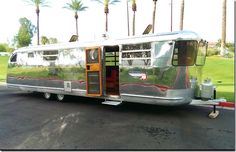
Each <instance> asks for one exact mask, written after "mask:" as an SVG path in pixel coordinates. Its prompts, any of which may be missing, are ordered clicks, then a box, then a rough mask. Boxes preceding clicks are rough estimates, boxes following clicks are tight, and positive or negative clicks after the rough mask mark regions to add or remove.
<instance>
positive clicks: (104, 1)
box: [92, 0, 120, 32]
mask: <svg viewBox="0 0 236 152" xmlns="http://www.w3.org/2000/svg"><path fill="white" fill-rule="evenodd" d="M92 1H97V2H98V3H100V4H103V5H104V13H105V15H106V23H105V31H106V32H108V13H109V8H108V6H109V5H112V4H115V3H117V2H120V0H92Z"/></svg>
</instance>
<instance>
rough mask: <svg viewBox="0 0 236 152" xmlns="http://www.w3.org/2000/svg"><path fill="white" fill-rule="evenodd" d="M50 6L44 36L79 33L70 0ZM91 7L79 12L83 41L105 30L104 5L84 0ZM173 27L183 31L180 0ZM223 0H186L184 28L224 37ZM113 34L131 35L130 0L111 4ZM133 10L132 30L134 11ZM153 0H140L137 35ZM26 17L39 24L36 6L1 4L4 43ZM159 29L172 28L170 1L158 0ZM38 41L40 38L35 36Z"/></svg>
mask: <svg viewBox="0 0 236 152" xmlns="http://www.w3.org/2000/svg"><path fill="white" fill-rule="evenodd" d="M49 1H50V5H51V6H50V7H44V8H41V12H40V35H41V36H42V35H44V36H47V37H56V38H57V39H58V40H59V41H60V42H67V41H68V40H69V39H70V37H71V35H72V34H75V20H74V13H73V12H71V11H69V10H67V9H63V8H62V7H63V6H64V5H65V4H66V3H67V2H70V0H60V1H58V0H57V1H56V0H49ZM82 1H83V3H84V5H86V6H87V7H89V8H88V9H87V11H85V12H80V13H79V36H80V40H82V41H91V40H96V39H99V38H101V35H102V34H103V33H104V30H105V25H104V24H105V15H104V12H103V11H104V9H103V6H102V5H100V4H98V3H96V2H91V1H90V0H82ZM173 5H174V8H173V30H174V31H178V30H179V18H180V0H173ZM221 6H222V0H185V17H184V30H191V31H194V32H196V33H198V34H199V35H200V36H202V37H203V38H204V39H206V40H207V41H217V40H218V39H220V37H221V13H222V11H221V9H222V7H221ZM109 9H110V13H109V16H108V18H109V27H108V29H109V36H110V37H111V38H121V37H126V36H127V18H126V0H121V3H119V4H116V5H114V6H110V7H109ZM129 9H130V30H131V29H132V24H131V23H132V11H131V6H129ZM227 9H228V11H227V41H230V42H233V41H234V0H228V2H227ZM152 11H153V1H152V0H137V13H136V35H140V34H141V33H142V32H143V31H144V29H145V28H146V26H147V25H148V24H151V23H152ZM21 17H26V18H28V19H30V20H31V21H32V23H33V24H35V25H36V14H35V8H34V7H33V6H30V5H28V4H27V3H26V2H25V1H24V0H3V2H2V3H1V5H0V19H1V24H0V43H4V42H8V41H11V40H12V39H13V37H14V35H16V34H17V32H18V29H19V26H20V25H19V21H18V20H19V18H21ZM155 29H156V30H155V32H157V33H160V32H168V31H170V0H158V2H157V14H156V26H155ZM33 44H36V38H34V39H33Z"/></svg>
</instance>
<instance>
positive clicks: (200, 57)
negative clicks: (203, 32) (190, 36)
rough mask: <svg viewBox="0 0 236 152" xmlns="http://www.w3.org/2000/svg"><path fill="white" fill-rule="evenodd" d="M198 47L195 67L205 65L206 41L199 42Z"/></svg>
mask: <svg viewBox="0 0 236 152" xmlns="http://www.w3.org/2000/svg"><path fill="white" fill-rule="evenodd" d="M198 46H199V47H198V53H197V60H196V65H197V66H203V65H204V64H205V60H206V54H207V42H206V41H200V42H199V45H198Z"/></svg>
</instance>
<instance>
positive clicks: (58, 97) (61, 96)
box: [56, 94, 65, 102]
mask: <svg viewBox="0 0 236 152" xmlns="http://www.w3.org/2000/svg"><path fill="white" fill-rule="evenodd" d="M56 98H57V101H60V102H61V101H63V100H65V95H64V94H57V95H56Z"/></svg>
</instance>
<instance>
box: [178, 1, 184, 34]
mask: <svg viewBox="0 0 236 152" xmlns="http://www.w3.org/2000/svg"><path fill="white" fill-rule="evenodd" d="M183 26H184V0H181V5H180V24H179V28H180V30H181V31H182V30H183Z"/></svg>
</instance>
